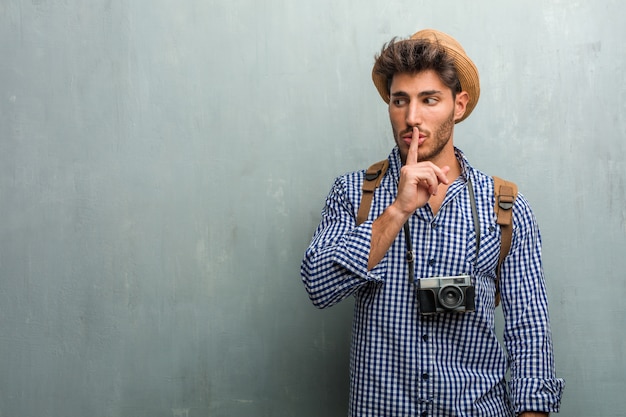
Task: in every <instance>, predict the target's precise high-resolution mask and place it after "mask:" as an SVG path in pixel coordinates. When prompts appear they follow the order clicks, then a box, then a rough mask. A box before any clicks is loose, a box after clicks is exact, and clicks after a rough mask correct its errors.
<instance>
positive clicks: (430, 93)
mask: <svg viewBox="0 0 626 417" xmlns="http://www.w3.org/2000/svg"><path fill="white" fill-rule="evenodd" d="M440 94H443V92H442V91H439V90H426V91H420V92H419V93H418V94H417V96H418V97H426V96H436V95H440ZM391 96H392V97H409V94H408V93H407V92H405V91H395V92H393V93H391Z"/></svg>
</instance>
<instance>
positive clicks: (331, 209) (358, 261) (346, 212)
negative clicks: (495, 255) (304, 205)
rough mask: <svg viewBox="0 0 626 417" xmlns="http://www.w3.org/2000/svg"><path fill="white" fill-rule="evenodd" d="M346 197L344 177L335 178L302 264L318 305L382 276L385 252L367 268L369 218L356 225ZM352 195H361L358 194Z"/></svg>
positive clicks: (307, 286) (307, 285) (306, 284)
mask: <svg viewBox="0 0 626 417" xmlns="http://www.w3.org/2000/svg"><path fill="white" fill-rule="evenodd" d="M349 197H350V196H349V193H348V192H347V186H346V178H345V177H340V178H338V179H337V180H336V181H335V183H334V185H333V188H332V189H331V191H330V193H329V195H328V197H327V199H326V204H325V206H324V209H323V210H322V219H321V222H320V224H319V226H318V227H317V229H316V231H315V234H314V235H313V239H312V241H311V244H310V245H309V247H308V248H307V250H306V252H305V255H304V259H303V261H302V264H301V268H300V273H301V276H302V281H303V283H304V287H305V289H306V291H307V292H308V294H309V298H310V299H311V301H312V302H313V304H314V305H315V306H316V307H318V308H326V307H330V306H332V305H334V304H336V303H338V302H339V301H341V300H343V299H345V298H346V297H348V296H350V295H352V294H354V292H355V291H357V290H358V289H359V288H361V287H362V286H364V285H368V284H371V283H375V282H381V281H383V280H384V271H385V270H386V264H387V256H386V255H385V257H384V258H383V260H381V262H379V263H378V265H376V267H374V268H373V269H372V270H371V271H368V270H367V262H368V258H369V252H370V242H371V238H372V221H365V222H364V223H362V224H361V225H359V226H356V215H355V212H356V210H355V205H354V204H353V203H352V202H351V201H350V198H349ZM354 198H359V199H360V194H359V195H358V196H355V197H354ZM357 208H358V207H357Z"/></svg>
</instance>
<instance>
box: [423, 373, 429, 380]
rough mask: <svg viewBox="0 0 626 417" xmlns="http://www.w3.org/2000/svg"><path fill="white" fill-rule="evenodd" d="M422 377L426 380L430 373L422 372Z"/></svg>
mask: <svg viewBox="0 0 626 417" xmlns="http://www.w3.org/2000/svg"><path fill="white" fill-rule="evenodd" d="M422 379H423V380H424V381H428V374H426V373H424V374H422Z"/></svg>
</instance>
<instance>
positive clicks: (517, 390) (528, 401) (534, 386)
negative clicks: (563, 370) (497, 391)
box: [509, 378, 565, 415]
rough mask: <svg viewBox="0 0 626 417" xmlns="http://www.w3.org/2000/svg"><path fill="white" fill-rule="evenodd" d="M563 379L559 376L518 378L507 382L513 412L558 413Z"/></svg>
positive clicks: (563, 385)
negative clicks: (550, 377)
mask: <svg viewBox="0 0 626 417" xmlns="http://www.w3.org/2000/svg"><path fill="white" fill-rule="evenodd" d="M564 387H565V381H563V380H562V379H560V378H553V379H541V378H519V379H515V380H512V381H510V382H509V388H510V392H511V397H512V400H513V407H514V408H515V414H516V415H517V414H519V413H522V412H524V411H537V412H539V411H540V412H544V413H558V412H559V408H560V406H561V396H562V395H563V388H564Z"/></svg>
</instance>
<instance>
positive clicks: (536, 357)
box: [301, 148, 564, 417]
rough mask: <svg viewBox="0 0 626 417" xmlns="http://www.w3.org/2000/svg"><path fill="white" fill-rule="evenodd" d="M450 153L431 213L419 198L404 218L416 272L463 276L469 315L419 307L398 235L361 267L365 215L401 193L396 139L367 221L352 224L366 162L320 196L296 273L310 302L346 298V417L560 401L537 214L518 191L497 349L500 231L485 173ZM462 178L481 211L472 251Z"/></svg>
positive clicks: (507, 411)
mask: <svg viewBox="0 0 626 417" xmlns="http://www.w3.org/2000/svg"><path fill="white" fill-rule="evenodd" d="M456 154H457V159H458V160H459V162H460V164H461V168H462V175H461V176H460V177H459V178H458V179H456V180H455V181H454V182H453V183H452V184H451V185H450V187H449V188H448V191H447V193H446V196H445V199H444V202H443V204H442V206H441V208H440V210H439V211H438V213H437V214H436V215H433V213H432V211H431V209H430V207H429V206H428V205H426V206H425V207H422V208H420V209H418V210H417V211H416V212H415V213H414V214H413V215H412V216H411V218H410V220H409V222H410V230H411V239H412V241H413V248H414V251H415V258H416V263H415V279H416V280H417V279H419V278H422V277H423V278H426V277H436V276H454V275H460V274H469V275H471V277H472V284H473V285H474V286H475V289H476V296H475V311H474V312H467V313H441V314H437V315H432V316H422V315H420V313H419V305H418V304H419V303H418V302H417V300H416V284H415V282H409V279H408V266H407V262H406V250H407V249H406V242H405V238H404V234H403V233H399V234H398V236H397V238H396V239H395V241H394V243H393V244H392V246H391V248H390V249H389V251H388V252H387V254H386V255H385V257H384V258H383V259H382V260H381V262H380V263H379V264H378V265H377V266H376V267H374V268H373V269H372V270H371V271H368V270H367V261H368V256H369V249H370V240H371V234H372V222H373V221H374V220H375V219H376V218H377V217H378V216H380V215H381V214H382V213H383V211H384V210H385V208H386V207H387V206H389V205H390V204H391V203H392V202H393V201H394V198H395V196H396V194H397V191H398V179H399V172H400V167H401V161H400V154H399V151H398V149H397V148H394V150H393V151H392V153H391V154H390V155H389V163H390V164H389V170H388V172H387V174H386V175H385V177H384V178H383V180H382V183H381V185H380V187H379V188H378V189H377V190H376V192H375V195H374V201H373V203H372V207H371V210H370V213H369V218H368V220H367V221H366V222H364V223H363V224H361V225H360V226H356V213H357V211H358V206H359V203H360V200H361V186H362V183H363V178H364V171H359V172H354V173H350V174H346V175H344V176H341V177H339V178H337V179H336V181H335V183H334V185H333V187H332V190H331V191H330V193H329V195H328V198H327V200H326V205H325V207H324V209H323V212H322V220H321V223H320V225H319V226H318V228H317V230H316V232H315V234H314V236H313V239H312V241H311V244H310V246H309V248H308V249H307V250H306V254H305V257H304V260H303V261H302V266H301V274H302V279H303V282H304V285H305V288H306V290H307V292H308V293H309V296H310V298H311V300H312V302H313V304H314V305H315V306H317V307H319V308H325V307H330V306H332V305H334V304H336V303H338V302H339V301H341V300H343V299H345V298H346V297H349V296H354V299H355V308H354V319H353V328H352V332H353V337H352V347H351V355H350V356H351V358H350V402H349V415H350V416H353V417H357V416H358V417H366V416H370V417H395V416H398V417H400V416H442V417H443V416H446V417H447V416H456V417H460V416H472V417H475V416H489V417H498V416H513V415H516V414H517V413H520V412H522V411H531V410H532V411H545V412H556V411H558V409H559V405H560V399H561V393H562V390H563V386H564V382H563V380H562V379H559V378H556V376H555V369H554V359H553V350H552V338H551V333H550V323H549V317H548V305H547V299H546V290H545V283H544V276H543V268H542V264H541V238H540V234H539V229H538V227H537V223H536V220H535V217H534V215H533V213H532V211H531V209H530V207H529V205H528V202H527V201H526V200H525V199H524V197H523V196H522V195H518V198H517V200H516V202H515V206H514V208H513V213H514V218H513V225H514V227H513V241H512V245H511V250H510V252H509V255H508V256H507V258H506V259H505V261H504V263H503V265H502V270H501V278H500V291H501V297H502V304H501V306H502V309H503V314H504V318H505V325H504V337H503V340H504V345H505V346H504V348H503V347H502V346H501V344H500V343H499V342H498V340H497V338H496V332H495V328H494V313H495V269H496V265H497V262H498V255H499V251H500V236H501V233H500V228H499V226H498V225H497V224H496V218H495V213H494V208H493V207H494V202H495V198H494V191H493V190H494V186H493V180H492V178H491V177H489V176H487V175H485V174H483V173H481V172H479V171H477V170H476V169H474V168H472V167H471V166H470V165H469V163H468V162H467V160H466V159H465V157H464V156H463V154H462V153H461V151H460V150H458V149H456ZM468 178H469V179H471V181H472V184H473V188H474V191H475V195H476V206H477V212H478V216H479V220H480V251H479V253H478V259H476V256H477V254H476V236H477V235H476V231H475V228H474V222H473V217H472V209H471V204H470V198H469V193H468V188H467V179H468ZM507 371H510V377H509V378H508V379H505V375H506V374H507Z"/></svg>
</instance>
